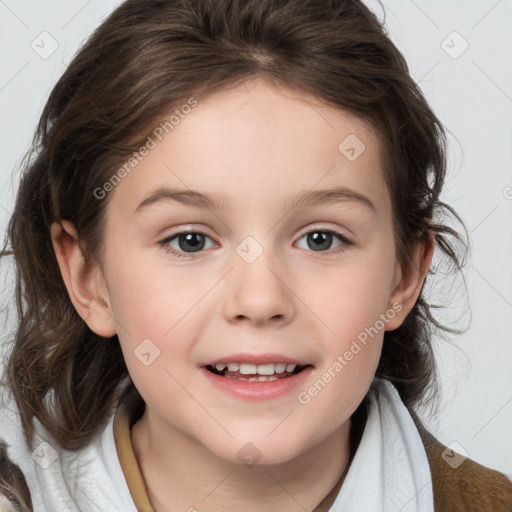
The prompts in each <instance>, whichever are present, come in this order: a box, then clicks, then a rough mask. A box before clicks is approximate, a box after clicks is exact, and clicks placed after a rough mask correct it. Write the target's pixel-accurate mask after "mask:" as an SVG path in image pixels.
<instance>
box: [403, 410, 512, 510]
mask: <svg viewBox="0 0 512 512" xmlns="http://www.w3.org/2000/svg"><path fill="white" fill-rule="evenodd" d="M410 413H411V416H412V418H413V420H414V423H415V424H416V427H417V429H418V432H419V434H420V436H421V439H422V441H423V445H424V446H425V451H426V452H427V457H428V461H429V465H430V472H431V475H432V487H433V492H434V507H435V511H436V512H459V511H460V512H477V511H478V512H482V511H493V512H511V511H512V482H511V481H510V480H509V479H508V478H507V477H506V476H505V475H504V474H502V473H500V472H499V471H495V470H493V469H490V468H487V467H485V466H482V465H481V464H478V463H477V462H475V461H473V460H471V459H465V460H464V461H463V462H462V463H460V461H458V462H459V463H460V465H458V464H457V465H455V464H452V465H450V464H449V463H448V462H447V459H449V458H451V457H453V452H452V451H451V450H449V448H448V447H447V446H445V445H444V444H442V443H441V442H440V441H438V440H437V439H436V437H435V436H434V435H433V434H432V433H431V432H429V431H428V430H427V428H426V427H425V425H423V423H422V422H421V420H420V419H419V417H418V416H417V415H416V413H415V412H414V411H410Z"/></svg>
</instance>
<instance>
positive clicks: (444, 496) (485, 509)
mask: <svg viewBox="0 0 512 512" xmlns="http://www.w3.org/2000/svg"><path fill="white" fill-rule="evenodd" d="M410 412H411V415H412V417H413V420H414V422H415V423H416V427H417V428H418V432H419V434H420V436H421V438H422V441H423V444H424V446H425V450H426V452H427V457H428V461H429V464H430V470H431V473H432V476H433V478H432V482H433V490H434V510H435V512H512V482H510V481H509V480H508V479H507V478H506V477H505V476H504V475H503V474H501V473H499V472H498V471H494V470H492V469H489V468H486V467H484V466H482V465H480V464H478V463H476V462H474V461H472V460H470V459H466V460H465V461H464V462H463V463H462V464H461V465H460V466H459V467H458V468H457V469H453V468H452V467H451V466H450V465H449V464H447V463H446V462H445V460H444V459H443V458H442V456H441V455H442V453H443V451H444V450H445V449H446V446H444V445H443V444H441V443H440V442H439V441H437V439H436V438H435V437H434V436H433V435H432V434H431V433H430V432H429V431H428V430H427V429H426V428H425V426H424V425H423V424H422V423H421V420H420V419H419V418H418V416H417V415H416V414H415V413H414V412H413V411H410ZM132 424H133V420H132V421H131V420H130V414H129V412H128V411H127V410H126V408H125V407H123V406H121V407H120V408H119V409H118V410H117V412H116V415H115V418H114V439H115V443H116V448H117V454H118V457H119V462H120V463H121V468H122V470H123V473H124V476H125V479H126V483H127V485H128V489H129V490H130V494H131V496H132V499H133V502H134V503H135V506H136V507H137V510H138V511H139V512H154V509H153V507H152V506H151V503H150V501H149V498H148V495H147V492H146V487H145V485H144V479H143V477H142V474H141V472H140V469H139V466H138V463H137V459H136V457H135V454H134V452H133V447H132V442H131V436H130V428H131V425H132ZM352 448H354V446H353V447H352ZM355 448H356V449H357V446H355ZM353 455H354V453H352V455H351V460H352V458H353ZM347 469H348V467H347ZM345 473H346V472H345ZM344 476H345V474H343V475H342V476H341V478H340V479H339V480H338V482H337V483H336V485H335V486H334V487H333V488H332V489H331V491H330V492H329V493H328V494H327V496H326V497H325V498H324V499H323V500H322V501H321V502H320V503H319V504H318V506H317V507H316V508H315V509H314V511H313V512H328V510H329V509H330V508H331V506H332V504H333V503H334V501H335V499H336V497H337V496H338V493H339V491H340V489H341V485H342V483H343V479H344Z"/></svg>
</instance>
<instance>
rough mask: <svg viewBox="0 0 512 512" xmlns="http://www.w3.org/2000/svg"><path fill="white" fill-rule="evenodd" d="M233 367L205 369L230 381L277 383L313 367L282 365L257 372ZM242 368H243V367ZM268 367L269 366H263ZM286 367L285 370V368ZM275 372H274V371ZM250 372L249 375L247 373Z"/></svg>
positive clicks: (207, 366) (208, 366) (220, 366)
mask: <svg viewBox="0 0 512 512" xmlns="http://www.w3.org/2000/svg"><path fill="white" fill-rule="evenodd" d="M229 366H231V365H225V364H218V365H216V366H213V365H210V364H209V365H206V366H205V368H206V369H207V370H208V371H209V372H211V373H213V374H214V375H219V376H221V377H226V378H228V379H235V380H243V381H252V382H265V381H276V380H281V379H287V378H289V377H292V376H293V375H297V374H298V373H300V372H302V371H303V370H305V369H306V368H308V367H310V366H312V365H310V364H308V365H305V366H301V365H295V364H288V365H285V364H282V365H273V366H274V368H271V367H270V368H269V367H267V368H257V369H256V372H255V371H254V369H253V368H249V369H247V368H244V367H243V366H242V365H235V366H234V367H233V366H232V367H231V368H232V369H231V370H230V369H229ZM241 366H242V367H241ZM262 366H267V365H262ZM283 366H284V368H283ZM223 367H224V368H223ZM237 367H238V368H237ZM272 370H273V371H272ZM247 372H249V373H247Z"/></svg>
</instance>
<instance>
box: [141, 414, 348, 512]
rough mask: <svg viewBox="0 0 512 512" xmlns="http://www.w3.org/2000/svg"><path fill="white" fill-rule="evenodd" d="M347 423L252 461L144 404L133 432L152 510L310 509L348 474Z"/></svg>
mask: <svg viewBox="0 0 512 512" xmlns="http://www.w3.org/2000/svg"><path fill="white" fill-rule="evenodd" d="M350 426H351V421H350V419H349V420H348V421H347V422H345V423H344V424H343V425H341V426H340V427H339V428H338V429H337V430H335V431H334V432H333V433H332V434H331V435H330V436H328V437H327V438H326V439H324V440H322V441H321V442H320V443H318V444H317V445H315V446H314V447H312V448H311V449H309V450H308V451H306V452H304V453H302V454H300V456H298V457H296V458H294V459H292V460H289V461H287V462H285V463H282V464H268V465H260V464H255V465H253V466H247V465H244V464H235V463H233V462H231V461H227V460H225V459H223V458H220V457H218V456H216V455H215V454H213V453H211V452H210V451H209V450H207V449H206V448H205V447H204V446H202V445H200V444H199V443H197V441H196V440H195V439H192V438H191V437H189V436H186V435H184V434H183V433H182V432H179V431H177V430H175V429H170V427H169V425H165V426H162V425H160V424H159V423H158V422H157V421H155V420H153V419H152V418H151V417H150V416H148V414H147V410H146V411H145V412H144V414H143V415H142V417H141V418H140V419H139V421H138V422H137V423H135V425H134V426H133V427H132V430H131V437H132V444H133V449H134V453H135V456H136V458H137V461H138V464H139V467H140V470H141V473H142V475H143V478H144V480H145V485H146V490H147V493H148V497H149V500H150V501H151V503H152V505H153V508H154V510H155V512H163V511H169V510H187V511H189V510H190V511H195V510H208V511H209V512H220V511H223V512H225V511H226V510H239V509H243V510H246V511H248V512H252V511H254V512H256V511H260V510H314V509H315V507H316V506H317V505H318V504H319V503H320V502H321V501H322V500H323V499H324V497H325V496H326V495H327V494H329V492H330V491H331V489H332V488H333V487H334V486H335V485H336V484H337V483H340V482H341V483H342V481H343V479H344V477H345V475H346V472H347V470H348V467H349V464H350V460H351V456H353V453H351V444H350V438H351V435H350V434H351V433H350ZM352 437H353V436H352ZM353 448H354V447H353ZM353 448H352V452H353V451H354V449H353Z"/></svg>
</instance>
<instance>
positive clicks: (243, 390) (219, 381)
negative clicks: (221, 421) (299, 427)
mask: <svg viewBox="0 0 512 512" xmlns="http://www.w3.org/2000/svg"><path fill="white" fill-rule="evenodd" d="M200 370H201V371H202V372H203V374H204V376H205V377H206V378H207V379H208V380H209V382H211V384H212V386H214V387H216V388H217V389H220V390H221V391H223V392H225V393H227V394H229V395H231V396H234V397H235V398H240V399H242V400H272V399H274V398H279V397H282V396H284V395H287V394H289V393H292V392H293V391H294V390H296V389H297V388H298V387H300V386H301V385H302V384H304V382H305V380H306V379H307V378H308V377H309V374H310V373H311V372H312V371H313V367H312V366H308V367H307V368H305V369H304V370H302V371H301V372H299V373H296V374H294V375H292V376H291V377H286V378H284V379H279V380H272V381H263V382H259V381H247V380H238V379H230V378H228V377H223V376H222V375H216V374H215V373H212V372H210V371H208V370H207V369H206V368H205V367H201V368H200Z"/></svg>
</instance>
